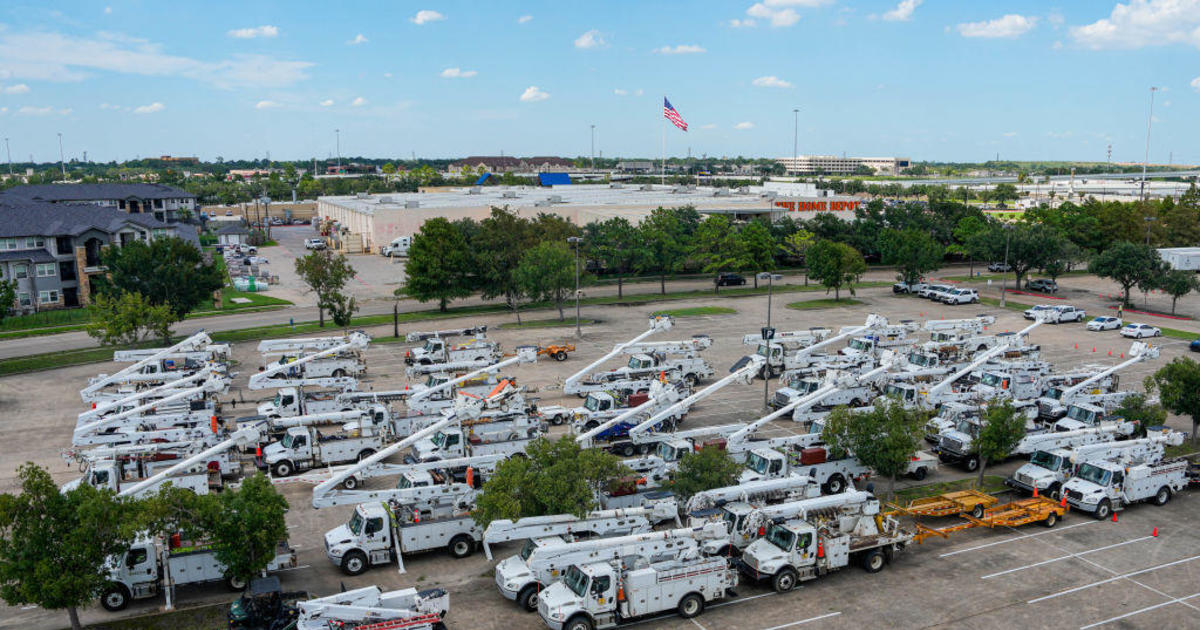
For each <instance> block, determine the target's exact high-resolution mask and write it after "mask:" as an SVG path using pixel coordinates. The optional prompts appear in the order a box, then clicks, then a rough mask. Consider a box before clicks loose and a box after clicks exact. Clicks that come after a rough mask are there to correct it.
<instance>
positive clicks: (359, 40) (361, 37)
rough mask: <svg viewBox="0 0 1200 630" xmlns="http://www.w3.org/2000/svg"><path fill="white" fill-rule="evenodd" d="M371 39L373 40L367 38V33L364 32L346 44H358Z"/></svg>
mask: <svg viewBox="0 0 1200 630" xmlns="http://www.w3.org/2000/svg"><path fill="white" fill-rule="evenodd" d="M369 41H371V40H369V39H367V37H366V36H365V35H363V34H362V33H359V34H358V35H355V36H354V39H352V40H350V41H348V42H346V45H347V46H357V45H359V44H365V43H367V42H369Z"/></svg>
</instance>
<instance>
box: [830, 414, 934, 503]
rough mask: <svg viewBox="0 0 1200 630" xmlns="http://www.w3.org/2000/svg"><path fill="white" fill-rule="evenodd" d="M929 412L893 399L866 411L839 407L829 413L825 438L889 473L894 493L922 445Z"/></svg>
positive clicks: (838, 449) (837, 448)
mask: <svg viewBox="0 0 1200 630" xmlns="http://www.w3.org/2000/svg"><path fill="white" fill-rule="evenodd" d="M929 415H930V414H929V413H928V412H926V411H922V410H919V409H910V408H907V407H905V406H904V404H903V403H901V402H900V401H898V400H891V399H886V400H883V401H879V402H876V403H875V405H874V406H873V407H872V408H871V409H870V410H869V411H865V412H852V411H850V410H849V409H848V408H846V407H838V408H837V409H834V410H833V412H832V413H830V414H829V416H828V417H827V419H826V421H825V428H824V430H823V431H822V433H821V438H822V439H823V440H824V441H825V443H826V444H829V445H830V447H831V448H832V449H833V450H834V451H835V452H839V453H842V452H844V453H852V454H853V455H854V456H855V457H856V458H858V460H859V461H861V462H862V463H863V464H865V465H867V466H868V467H870V468H871V469H872V470H874V471H875V474H877V475H879V476H881V477H886V478H887V479H888V496H891V495H893V494H894V490H895V484H896V478H897V477H899V476H900V475H903V474H904V473H905V472H906V471H907V470H908V464H909V462H910V461H911V460H912V456H913V453H916V452H917V450H918V448H919V447H920V445H921V441H922V439H923V436H924V434H925V431H924V429H925V423H926V422H928V421H929Z"/></svg>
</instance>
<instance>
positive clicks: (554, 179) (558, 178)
mask: <svg viewBox="0 0 1200 630" xmlns="http://www.w3.org/2000/svg"><path fill="white" fill-rule="evenodd" d="M538 183H539V184H541V185H543V186H568V185H570V183H571V176H570V175H568V174H567V173H538Z"/></svg>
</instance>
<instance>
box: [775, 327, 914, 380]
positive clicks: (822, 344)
mask: <svg viewBox="0 0 1200 630" xmlns="http://www.w3.org/2000/svg"><path fill="white" fill-rule="evenodd" d="M906 327H907V326H906ZM888 328H889V324H888V320H887V318H886V317H883V316H882V315H878V314H875V313H871V314H870V315H867V319H866V322H865V323H864V324H863V325H862V326H843V327H842V328H841V329H840V330H839V331H838V334H836V335H833V336H832V337H830V336H825V338H824V339H822V340H821V341H818V342H816V343H812V344H808V345H803V344H801V347H799V348H797V349H794V350H789V349H788V348H786V347H784V346H783V345H782V344H781V345H780V347H779V348H778V349H776V348H771V349H770V350H769V351H768V348H767V346H766V344H759V346H758V351H757V353H756V354H758V355H759V356H763V357H765V358H766V359H767V367H766V368H764V369H767V370H769V374H782V373H784V372H787V371H790V370H800V369H804V368H808V367H812V366H814V365H832V366H834V367H851V366H852V365H855V364H857V363H859V362H860V360H865V359H866V358H867V357H865V356H862V357H858V356H855V357H849V356H847V355H845V354H842V353H840V352H839V353H834V354H833V355H828V354H825V353H818V352H817V351H818V350H824V349H826V348H829V347H831V346H833V345H834V344H836V343H838V342H839V341H842V340H844V339H853V338H854V337H856V336H858V335H862V334H867V333H871V332H873V331H886V330H888ZM854 354H855V355H858V354H859V353H858V352H857V351H855V352H854Z"/></svg>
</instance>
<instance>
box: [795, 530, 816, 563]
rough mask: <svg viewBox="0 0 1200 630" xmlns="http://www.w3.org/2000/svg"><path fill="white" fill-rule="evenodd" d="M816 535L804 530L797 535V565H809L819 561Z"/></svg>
mask: <svg viewBox="0 0 1200 630" xmlns="http://www.w3.org/2000/svg"><path fill="white" fill-rule="evenodd" d="M815 540H816V536H815V535H814V534H813V532H803V533H801V534H799V535H798V536H797V537H796V565H797V566H808V565H811V564H814V563H815V562H816V561H817V550H816V542H815Z"/></svg>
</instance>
